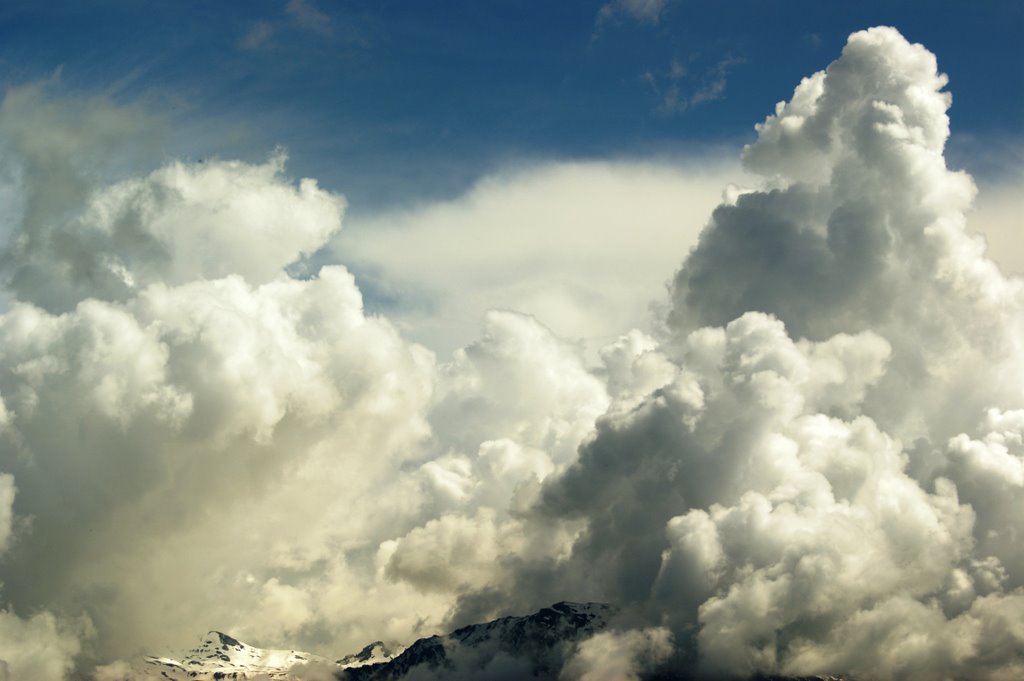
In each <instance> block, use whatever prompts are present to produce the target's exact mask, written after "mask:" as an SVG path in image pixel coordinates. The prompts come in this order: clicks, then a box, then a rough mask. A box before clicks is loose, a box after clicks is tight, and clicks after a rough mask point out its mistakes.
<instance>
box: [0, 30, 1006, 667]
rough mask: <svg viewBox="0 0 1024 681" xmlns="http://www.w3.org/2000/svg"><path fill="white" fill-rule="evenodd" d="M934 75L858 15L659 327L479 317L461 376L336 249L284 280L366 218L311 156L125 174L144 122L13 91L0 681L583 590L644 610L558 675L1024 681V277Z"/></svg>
mask: <svg viewBox="0 0 1024 681" xmlns="http://www.w3.org/2000/svg"><path fill="white" fill-rule="evenodd" d="M945 84H946V81H945V77H944V76H942V75H941V74H940V73H939V72H938V71H937V66H936V62H935V58H934V57H933V55H931V54H930V53H929V52H928V51H927V50H925V49H924V48H923V47H922V46H920V45H911V44H909V43H908V42H907V41H905V40H904V39H903V37H902V36H900V34H899V33H898V32H896V31H895V30H894V29H890V28H876V29H871V30H869V31H864V32H860V33H856V34H853V35H852V36H851V37H850V39H849V42H848V44H847V46H846V48H845V49H844V51H843V54H842V56H841V57H840V58H839V59H838V60H837V61H835V62H834V63H833V64H831V65H830V66H829V67H828V69H827V70H826V71H823V72H820V73H817V74H814V75H813V76H811V77H809V78H807V79H805V80H804V81H803V82H802V83H801V84H800V85H799V86H798V87H797V89H796V90H795V92H794V94H793V97H792V99H791V100H790V101H789V102H784V103H780V104H779V106H778V107H777V110H776V112H775V114H774V115H772V116H770V117H769V118H768V119H767V120H766V121H765V122H764V123H762V124H761V125H760V126H758V135H759V136H758V140H757V141H756V142H755V143H754V144H752V145H750V146H749V147H748V148H747V149H746V150H745V152H744V157H743V161H744V164H745V166H746V168H747V170H748V171H749V172H752V173H754V174H757V175H759V176H760V177H761V178H762V181H761V182H760V185H759V187H758V188H756V189H747V190H732V191H729V192H727V195H728V199H727V200H726V201H725V202H724V203H722V204H721V205H720V206H719V207H718V208H717V209H715V210H714V212H713V214H712V217H711V220H710V222H709V223H708V225H707V226H706V228H705V229H704V231H703V232H702V233H701V235H700V238H699V240H698V241H697V243H696V245H695V247H694V249H693V250H692V251H691V252H690V253H689V255H688V256H686V258H685V260H684V262H683V265H682V267H681V269H679V270H678V272H677V273H676V275H675V276H674V278H673V280H672V283H671V287H670V291H669V297H668V301H667V302H666V303H665V305H664V309H665V314H664V319H663V320H661V323H660V324H657V325H656V331H654V332H652V333H645V332H642V331H639V330H636V329H633V330H629V329H628V325H629V324H631V323H633V321H634V320H633V319H632V318H631V319H629V320H626V321H624V322H622V321H621V320H619V321H620V323H622V324H623V328H621V329H620V331H622V332H623V333H622V335H621V336H620V337H619V338H617V339H616V340H613V341H612V342H610V343H608V344H607V345H606V346H605V347H604V348H603V349H601V350H600V352H598V353H596V354H594V355H588V354H586V353H585V352H584V349H583V347H582V346H581V345H580V344H577V343H574V342H569V341H566V340H563V339H560V338H559V337H558V336H557V335H556V334H554V333H553V332H552V331H551V330H550V329H549V328H548V327H546V326H545V325H544V324H542V323H541V322H540V321H538V320H537V319H536V318H534V317H531V316H529V315H526V314H522V313H519V312H513V311H510V310H501V311H491V312H489V313H487V314H486V315H485V317H484V321H483V331H482V334H481V336H480V338H479V339H477V340H475V341H473V342H471V343H468V344H466V345H465V346H464V347H462V348H461V349H459V350H457V351H456V352H455V353H453V354H452V355H451V356H450V357H448V358H442V359H438V358H437V357H435V355H434V354H433V353H431V352H430V351H428V350H426V349H425V348H423V347H422V346H420V345H417V344H416V343H413V342H410V341H408V340H407V339H405V338H404V337H403V335H402V334H401V333H400V332H399V331H398V330H397V329H396V327H395V326H394V325H393V324H392V323H391V322H390V321H389V320H387V319H385V318H383V317H380V316H374V315H370V314H367V313H366V312H365V311H364V308H363V301H362V296H361V294H360V291H359V289H358V288H357V286H356V284H355V279H354V278H353V276H352V275H351V274H350V273H349V271H348V270H346V269H345V267H343V266H341V265H330V266H325V267H323V268H321V269H320V271H319V272H318V273H317V274H316V275H315V276H313V277H311V278H297V277H295V276H293V275H290V274H288V272H290V271H294V270H295V268H292V267H290V266H291V265H294V264H295V263H296V262H298V261H300V260H301V259H302V258H304V256H306V255H308V254H310V253H312V252H314V251H316V250H317V249H318V248H320V247H322V246H323V245H325V244H327V243H328V242H329V241H330V240H331V239H333V238H334V237H335V235H336V233H337V232H338V230H339V228H340V227H341V221H342V215H343V211H344V208H345V203H344V200H343V199H342V198H341V197H339V196H337V195H335V194H332V193H331V192H328V191H326V190H324V189H322V188H320V187H318V186H317V185H316V183H315V182H313V181H312V180H302V181H300V182H298V183H296V182H294V181H292V180H291V179H290V178H288V177H287V176H286V175H285V169H284V159H283V157H282V156H280V155H275V156H273V157H272V158H271V159H270V160H268V161H267V162H266V163H263V164H255V165H254V164H245V163H240V162H229V161H216V160H214V161H210V162H207V163H205V164H184V163H171V164H167V165H165V166H163V167H160V168H157V169H156V170H153V171H151V172H148V173H142V174H138V173H132V174H130V176H129V177H121V178H120V179H118V180H117V181H108V180H105V179H104V178H105V177H107V176H108V175H109V174H110V173H107V174H104V172H101V171H102V170H103V169H102V168H98V167H97V164H96V163H93V162H91V161H90V159H92V158H93V157H94V156H100V155H105V153H106V150H108V149H110V148H111V146H112V145H113V146H114V147H116V145H117V136H116V135H112V134H111V130H117V129H126V127H130V126H128V123H127V121H134V123H133V125H135V126H136V128H138V127H139V126H142V127H144V126H145V125H147V123H145V122H144V121H143V122H138V120H137V117H135V116H133V114H132V112H128V111H125V110H123V109H119V108H117V107H114V106H112V105H110V104H109V103H105V102H103V101H101V100H91V101H88V102H82V101H79V100H67V99H65V100H61V99H54V98H52V97H50V96H48V95H47V94H46V93H45V92H44V91H43V90H41V89H39V88H27V89H22V90H13V91H11V92H10V93H9V94H8V95H7V98H6V99H5V102H4V105H3V108H2V110H0V137H2V138H3V144H4V148H5V149H6V150H7V151H8V152H9V154H8V159H7V160H5V163H4V165H3V167H2V170H3V181H4V184H3V187H2V191H0V197H4V199H5V206H4V209H3V211H2V214H3V215H4V216H5V221H6V222H7V223H8V224H10V225H13V227H11V228H10V230H9V233H6V234H5V237H6V243H5V245H4V249H5V250H4V257H3V260H2V262H3V274H4V277H5V280H4V281H5V285H6V292H7V295H8V298H9V300H10V305H9V307H8V309H7V310H6V312H5V313H4V314H3V315H2V316H0V552H2V555H0V578H2V584H3V592H2V593H3V599H4V601H5V602H7V603H9V605H8V607H7V609H6V610H4V611H2V612H0V660H2V662H0V679H8V678H9V679H33V680H35V679H38V680H39V681H48V680H49V679H61V678H64V677H65V676H66V675H67V674H68V673H69V672H70V671H71V670H73V669H77V670H79V671H81V672H83V673H90V672H91V670H92V669H93V667H94V666H95V665H96V664H102V665H103V667H102V670H101V671H100V672H99V677H98V678H104V679H109V678H116V677H123V675H124V674H125V673H127V672H126V671H125V670H127V669H128V668H129V667H128V666H127V665H125V664H124V663H123V662H120V661H118V659H119V658H129V657H131V656H133V655H135V654H138V653H140V652H144V651H145V652H161V651H165V650H168V649H173V648H175V647H181V646H186V645H188V644H189V643H190V642H191V640H192V639H193V637H194V636H195V635H196V634H197V633H199V632H202V631H204V630H207V629H210V628H217V629H222V630H227V631H231V632H232V633H234V634H236V635H238V636H240V637H241V638H243V639H246V640H248V641H251V642H253V643H255V644H262V645H267V646H272V647H304V648H313V649H316V650H318V651H323V652H325V653H327V654H329V655H333V656H335V657H337V656H340V655H341V654H343V653H345V652H350V651H351V650H355V649H358V648H360V647H361V646H362V645H363V644H365V643H366V642H368V641H371V640H375V639H381V638H383V639H386V640H390V641H397V642H408V641H410V640H411V639H413V638H415V637H417V636H421V635H427V634H431V633H434V632H435V631H437V630H438V629H441V628H444V627H447V626H451V625H454V624H459V623H465V622H467V621H473V620H477V619H482V618H487V617H491V616H493V615H496V614H504V613H507V612H509V611H525V610H529V609H530V608H531V607H532V606H539V605H544V604H547V603H550V602H553V601H555V600H561V599H574V600H598V601H612V602H615V603H618V604H620V605H621V606H623V615H622V617H621V619H620V620H619V621H618V622H617V623H616V624H615V626H614V627H613V630H612V631H610V632H606V633H602V634H600V635H598V636H596V637H594V638H593V639H591V640H589V641H586V642H583V643H581V644H580V645H579V646H577V647H576V648H575V649H572V650H569V651H567V654H566V660H565V665H564V668H563V670H562V678H563V679H566V680H569V679H603V678H639V677H640V675H641V674H643V673H644V672H646V671H650V670H657V669H665V668H677V669H679V668H685V669H688V670H691V671H693V672H694V673H697V674H704V675H707V676H709V677H710V678H722V677H723V676H736V677H742V676H745V675H748V674H750V673H753V672H768V673H784V674H813V673H852V674H859V675H862V676H864V677H866V678H877V679H896V678H899V679H943V678H949V679H952V678H968V679H1012V678H1019V677H1020V676H1022V675H1024V662H1022V660H1024V628H1022V625H1021V622H1024V520H1022V516H1021V514H1020V513H1019V509H1020V508H1021V504H1022V502H1024V396H1022V395H1021V392H1020V385H1021V379H1022V374H1024V363H1022V359H1024V349H1022V348H1021V347H1020V339H1021V338H1024V335H1022V333H1021V332H1022V329H1021V328H1020V326H1021V324H1022V321H1021V320H1022V319H1024V315H1022V314H1021V313H1022V312H1024V310H1022V309H1021V308H1022V290H1021V286H1022V285H1021V283H1020V281H1019V280H1017V279H1015V278H1008V277H1006V276H1004V275H1003V274H1002V273H1000V271H999V270H998V268H996V267H995V265H993V263H992V262H990V261H989V260H988V259H986V257H985V253H984V246H983V243H982V242H981V241H980V240H979V239H977V238H976V237H972V236H970V234H969V233H968V231H967V228H966V224H965V217H964V216H965V212H966V211H967V210H968V209H969V207H970V205H971V201H972V200H973V197H974V193H975V189H974V185H973V183H972V181H971V179H970V178H969V177H968V176H967V175H966V174H964V173H959V172H954V171H951V170H949V169H948V168H947V167H946V165H945V161H944V158H943V147H944V144H945V141H946V139H947V137H948V119H947V117H946V110H947V108H948V106H949V103H950V97H949V95H948V94H947V93H945V92H943V90H942V88H943V87H944V86H945ZM83 112H84V113H83ZM587 172H590V173H591V175H589V176H588V175H587ZM594 172H595V171H594V169H589V170H588V171H586V172H583V173H582V174H581V173H575V172H568V171H566V170H565V169H555V170H554V171H551V170H549V171H547V174H546V175H545V174H544V173H541V174H538V175H536V176H532V177H529V178H527V179H526V180H522V179H519V180H516V181H515V182H513V183H512V184H513V191H511V192H510V193H509V194H503V193H502V192H501V191H498V190H493V191H492V189H488V188H487V187H484V188H482V189H479V190H478V192H477V194H476V195H475V197H476V198H473V199H471V200H470V201H469V206H470V208H469V209H467V208H465V206H462V207H450V206H449V207H441V208H436V209H433V212H428V215H427V218H426V219H420V221H419V222H418V223H417V225H418V226H417V228H416V229H415V230H414V231H413V232H411V233H410V235H409V236H410V242H409V243H408V244H402V243H401V239H400V238H398V237H395V240H394V241H393V242H389V241H388V240H387V239H386V238H384V239H379V240H377V241H375V242H373V243H371V244H368V245H367V244H366V243H364V248H365V249H369V250H372V249H373V248H385V249H402V248H406V247H408V248H410V249H411V250H412V251H413V255H414V256H415V255H417V254H421V253H422V255H423V257H422V258H417V257H411V256H410V257H406V258H405V259H404V260H403V258H402V257H398V256H395V257H393V258H390V259H388V260H387V262H389V263H391V264H392V265H394V263H402V262H406V263H407V264H408V267H410V268H424V269H428V268H427V266H425V265H423V263H422V261H423V259H425V258H428V257H429V252H428V251H426V250H425V248H424V246H423V245H424V244H429V243H430V242H431V240H432V239H435V238H436V235H437V234H443V233H444V230H443V229H442V223H445V222H446V221H452V220H454V221H456V222H457V223H458V224H457V225H456V232H457V233H461V234H470V233H472V228H471V225H472V223H473V221H474V220H476V219H484V218H486V217H487V216H488V215H494V214H496V210H495V209H494V206H498V207H499V208H500V206H501V201H502V200H504V199H505V198H507V196H513V197H514V196H515V194H516V191H521V190H522V187H523V186H524V184H523V183H524V182H525V184H527V185H528V184H529V182H536V181H539V180H537V178H538V177H539V178H540V181H546V180H545V178H547V179H548V180H550V181H552V182H554V183H555V184H556V185H557V184H559V183H561V186H568V187H572V186H575V185H576V183H578V182H580V181H581V180H580V178H583V181H585V180H586V179H587V178H588V177H589V179H590V180H594V178H595V175H594ZM567 173H568V174H567ZM596 177H597V180H596V181H597V184H598V185H599V186H602V187H608V188H614V187H619V188H622V187H624V186H625V185H622V184H619V183H620V181H621V182H625V180H622V179H621V177H619V175H618V174H617V173H616V172H609V171H608V170H607V169H598V170H597V171H596ZM655 180H656V182H655V185H656V188H655V190H653V191H655V192H656V193H657V192H661V191H662V188H663V185H664V176H663V175H661V174H659V175H658V177H656V178H655ZM517 183H518V184H517ZM584 183H585V182H584ZM542 184H543V182H542ZM531 196H538V197H539V198H537V201H538V203H539V204H543V205H544V206H547V207H548V208H545V210H550V206H551V205H557V201H556V200H555V199H554V198H552V196H551V195H550V193H546V192H540V193H538V194H531ZM497 212H500V210H498V211H497ZM8 218H9V219H8ZM421 218H422V216H421ZM507 229H508V227H505V230H506V231H507ZM500 233H501V232H499V234H500ZM527 233H530V232H529V231H527ZM582 233H583V234H584V235H587V233H586V231H585V230H584V231H583V232H582ZM587 236H590V238H593V239H595V240H597V239H601V238H602V235H601V234H596V233H595V234H592V235H587ZM340 243H342V244H344V241H341V242H340ZM502 243H510V244H512V246H510V248H512V250H513V251H515V252H519V251H518V249H520V248H521V246H522V245H521V240H520V241H517V240H516V239H509V240H507V241H503V242H502ZM381 244H384V246H381ZM480 248H481V249H482V252H483V253H484V255H485V256H486V257H485V258H484V260H485V261H486V262H485V264H486V263H491V262H494V261H495V257H496V256H494V253H500V251H501V249H500V248H488V247H487V245H486V244H485V245H483V246H481V247H480ZM628 248H629V243H628V239H626V240H625V243H622V244H621V245H616V249H620V250H622V251H623V253H622V258H623V259H624V260H626V259H628V254H627V253H626V252H625V251H626V250H627V249H628ZM566 250H570V249H566ZM612 250H614V249H609V248H599V249H596V252H600V253H602V254H603V255H604V256H608V254H609V253H610V252H612ZM364 252H365V251H364ZM385 255H386V254H385ZM682 255H683V254H682V253H679V254H678V257H682ZM342 257H344V253H342ZM442 262H443V259H442ZM602 262H608V264H607V265H606V266H607V267H614V266H615V261H614V259H611V260H608V259H607V257H606V260H605V261H602ZM396 269H397V270H400V269H401V267H397V268H396ZM483 269H486V268H483ZM582 272H584V270H583V269H577V270H574V273H575V274H580V273H582ZM411 274H412V275H414V276H413V277H412V278H413V279H415V276H416V272H412V273H411ZM485 274H486V273H485ZM667 275H669V272H668V271H666V272H665V273H664V275H663V276H667ZM474 276H475V277H476V278H477V279H478V280H480V281H486V280H487V279H486V277H485V276H484V275H482V274H479V273H477V274H475V275H474ZM423 278H427V279H429V278H430V276H429V275H421V280H422V279H423ZM436 281H439V282H440V284H439V285H440V286H441V288H442V289H443V288H444V287H448V288H449V289H450V290H455V289H456V288H457V286H456V285H455V284H452V283H451V282H452V281H455V279H447V278H444V277H441V278H439V279H437V280H436ZM495 290H500V286H498V287H496V289H495ZM638 290H646V289H643V287H640V288H639V289H638ZM529 293H530V295H524V296H522V297H520V300H521V301H528V300H530V299H531V298H530V296H534V297H536V295H535V294H536V290H535V289H530V291H529ZM640 297H642V296H641V295H639V294H637V293H636V292H630V293H629V294H628V295H626V296H624V297H623V299H622V300H620V301H617V302H616V303H615V304H613V305H610V306H608V308H607V309H608V310H609V316H610V317H612V321H616V320H617V319H618V316H619V315H621V314H623V313H622V312H621V309H623V308H624V307H625V304H624V303H623V302H622V301H631V300H636V299H637V298H640ZM523 304H527V303H523ZM558 309H559V308H558V306H557V305H556V306H554V307H552V308H550V309H548V310H547V312H548V314H557V310H558ZM626 314H633V313H626ZM559 322H560V320H558V319H553V320H551V324H552V326H554V327H558V326H559ZM572 323H576V324H577V328H583V327H585V326H587V325H586V324H582V325H580V324H579V322H578V320H577V322H572ZM572 323H570V326H571V325H572ZM595 357H596V359H597V361H598V362H599V364H598V365H596V366H595V365H593V364H592V362H591V360H593V359H594V358H595ZM609 651H612V652H615V651H617V652H615V654H614V655H611V656H609V654H610V653H609ZM486 664H488V665H490V666H488V667H487V669H490V670H492V671H494V673H495V674H499V672H500V673H503V674H508V673H512V672H509V670H510V669H511V670H515V669H519V668H520V667H519V666H517V664H519V663H516V662H515V661H514V660H500V661H491V662H487V663H486ZM317 673H319V672H317Z"/></svg>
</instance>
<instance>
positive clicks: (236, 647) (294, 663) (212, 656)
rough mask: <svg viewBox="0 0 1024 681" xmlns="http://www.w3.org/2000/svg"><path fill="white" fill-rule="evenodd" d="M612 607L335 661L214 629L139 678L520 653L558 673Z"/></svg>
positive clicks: (474, 659) (244, 675) (387, 674)
mask: <svg viewBox="0 0 1024 681" xmlns="http://www.w3.org/2000/svg"><path fill="white" fill-rule="evenodd" d="M613 612H614V610H613V608H612V607H611V606H608V605H604V604H601V603H556V604H555V605H553V606H551V607H550V608H543V609H541V610H540V611H538V612H536V613H533V614H532V615H526V616H523V617H502V618H500V619H497V620H494V621H491V622H486V623H483V624H474V625H470V626H467V627H463V628H461V629H457V630H455V631H453V632H451V633H450V634H447V635H446V636H430V637H428V638H421V639H419V640H418V641H416V642H414V643H413V644H412V645H410V646H409V647H407V648H405V649H404V650H402V651H401V652H399V653H398V654H396V653H395V652H394V651H392V650H391V649H390V648H389V647H388V646H387V645H385V644H384V643H382V642H381V641H375V642H373V643H371V644H369V645H367V646H366V647H364V648H363V649H362V650H360V651H359V652H358V653H353V654H351V655H346V656H344V657H342V658H340V659H338V660H335V661H333V662H332V661H330V660H328V659H327V658H325V657H322V656H319V655H313V654H311V653H304V652H301V651H296V650H264V649H261V648H256V647H253V646H250V645H247V644H245V643H242V642H241V641H239V640H238V639H235V638H233V637H231V636H228V635H227V634H224V633H221V632H218V631H211V632H210V633H209V634H207V635H206V636H205V637H204V638H203V640H202V642H201V643H200V644H199V645H198V646H197V647H196V648H193V649H192V650H190V651H188V652H187V653H185V654H183V655H181V656H176V657H170V656H168V657H147V658H146V659H145V660H144V663H143V665H142V668H141V669H140V670H139V672H138V678H139V679H151V678H153V679H155V678H159V679H168V680H174V681H179V680H180V681H207V680H212V679H232V680H238V681H241V680H243V679H256V678H259V679H282V680H284V679H291V678H302V676H303V675H304V670H307V669H310V668H316V669H317V670H318V671H319V672H321V673H322V672H328V673H333V674H334V675H335V676H336V677H337V678H338V679H345V680H351V681H376V680H377V679H401V678H402V677H404V676H405V675H406V674H408V673H409V672H410V671H413V670H416V671H417V672H422V673H431V672H434V671H437V672H439V673H443V672H444V670H453V669H454V668H456V667H458V668H459V669H462V668H464V667H468V668H472V667H477V666H481V665H486V664H487V663H488V661H490V660H491V659H493V658H494V657H495V656H497V655H503V656H505V657H508V658H515V659H517V660H519V661H521V662H522V663H523V664H524V665H526V666H528V667H529V668H530V669H531V670H534V671H536V672H537V673H544V672H548V671H556V672H557V667H558V666H559V665H560V664H561V660H562V657H563V654H564V647H565V646H567V645H571V644H572V643H574V642H578V641H581V640H583V639H586V638H588V637H590V636H591V635H593V634H595V633H597V632H598V631H600V630H602V629H603V628H604V627H605V626H606V625H607V623H608V618H609V617H610V615H611V614H612V613H613ZM318 678H320V677H318Z"/></svg>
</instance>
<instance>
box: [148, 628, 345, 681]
mask: <svg viewBox="0 0 1024 681" xmlns="http://www.w3.org/2000/svg"><path fill="white" fill-rule="evenodd" d="M310 664H313V665H318V666H328V665H334V664H335V663H332V662H331V661H330V660H328V659H327V658H325V657H320V656H319V655H313V654H312V653H304V652H302V651H297V650H264V649H262V648H255V647H253V646H250V645H247V644H245V643H242V642H241V641H239V640H238V639H235V638H232V637H231V636H228V635H227V634H224V633H221V632H219V631H211V632H210V633H208V634H207V635H206V636H205V637H204V638H203V640H202V642H201V643H200V644H199V645H198V646H196V647H195V648H193V649H192V650H190V651H188V652H187V653H185V654H184V655H182V656H181V657H180V658H174V657H147V658H145V661H144V668H143V670H142V671H143V674H141V677H142V678H154V677H158V678H164V679H174V680H175V681H178V680H179V679H181V680H183V681H184V680H196V681H205V680H206V679H252V678H256V677H260V678H269V679H287V678H289V671H290V670H292V669H293V668H295V667H297V666H300V665H310Z"/></svg>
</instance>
